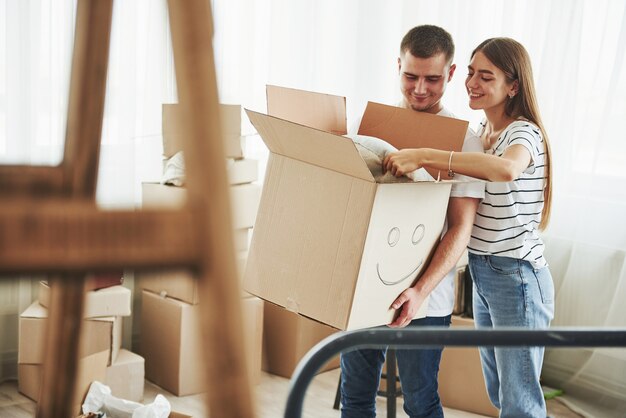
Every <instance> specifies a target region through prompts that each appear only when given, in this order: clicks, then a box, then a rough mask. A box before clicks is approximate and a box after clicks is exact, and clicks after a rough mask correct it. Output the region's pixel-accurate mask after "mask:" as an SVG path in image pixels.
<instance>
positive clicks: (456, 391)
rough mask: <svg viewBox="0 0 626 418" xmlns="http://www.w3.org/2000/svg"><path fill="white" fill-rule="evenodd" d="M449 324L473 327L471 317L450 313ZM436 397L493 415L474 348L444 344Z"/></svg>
mask: <svg viewBox="0 0 626 418" xmlns="http://www.w3.org/2000/svg"><path fill="white" fill-rule="evenodd" d="M452 327H455V328H456V327H465V328H474V320H473V319H471V318H462V317H460V316H452ZM439 397H440V398H441V403H442V404H443V406H445V407H448V408H453V409H459V410H462V411H468V412H473V413H475V414H480V415H485V416H488V417H497V416H498V410H497V409H496V408H495V407H494V406H493V405H492V404H491V401H490V400H489V395H487V389H486V387H485V381H484V379H483V372H482V368H481V365H480V354H479V353H478V348H477V347H468V348H465V347H463V348H460V347H446V348H445V349H444V350H443V354H442V357H441V364H440V366H439Z"/></svg>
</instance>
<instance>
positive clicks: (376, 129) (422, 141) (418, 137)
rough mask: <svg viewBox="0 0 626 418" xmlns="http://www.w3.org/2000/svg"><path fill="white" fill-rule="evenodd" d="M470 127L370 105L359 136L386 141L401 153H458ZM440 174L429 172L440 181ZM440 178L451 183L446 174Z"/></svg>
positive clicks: (429, 115) (458, 122)
mask: <svg viewBox="0 0 626 418" xmlns="http://www.w3.org/2000/svg"><path fill="white" fill-rule="evenodd" d="M468 125H469V123H468V122H467V121H464V120H460V119H455V118H449V117H445V116H437V115H432V114H430V113H426V112H416V111H414V110H410V109H403V108H400V107H395V106H387V105H383V104H380V103H373V102H368V103H367V107H366V108H365V113H364V114H363V119H362V120H361V125H360V127H359V135H369V136H375V137H378V138H381V139H384V140H385V141H387V142H389V143H390V144H391V145H393V146H394V147H396V148H398V149H403V148H435V149H440V150H444V151H455V152H459V151H461V149H462V148H463V140H464V139H465V133H466V132H467V127H468ZM408 133H411V134H408ZM437 171H438V170H428V172H429V173H430V175H431V176H433V178H437V175H438V173H437ZM440 174H441V178H442V179H449V177H448V174H447V173H446V172H445V171H444V170H442V171H441V173H440Z"/></svg>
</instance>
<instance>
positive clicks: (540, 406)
mask: <svg viewBox="0 0 626 418" xmlns="http://www.w3.org/2000/svg"><path fill="white" fill-rule="evenodd" d="M469 267H470V271H471V273H472V279H473V280H474V291H473V298H474V300H473V302H474V303H473V304H474V321H475V324H476V327H477V328H497V327H523V328H532V329H543V328H548V327H549V326H550V321H551V320H552V318H553V317H554V284H553V283H552V275H551V274H550V270H548V268H547V267H544V268H541V269H534V268H533V267H532V265H531V264H530V263H529V262H527V261H525V260H518V259H515V258H508V257H497V256H485V255H476V254H471V253H470V255H469ZM543 353H544V348H543V347H495V348H494V347H481V348H480V358H481V363H482V368H483V374H484V377H485V383H486V386H487V392H488V394H489V398H490V399H491V403H493V404H494V406H495V407H496V408H498V409H500V417H502V418H508V417H515V418H521V417H533V418H534V417H537V418H545V417H546V404H545V401H544V398H543V392H542V390H541V385H540V383H539V376H540V374H541V366H542V363H543Z"/></svg>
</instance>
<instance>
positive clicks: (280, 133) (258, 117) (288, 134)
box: [246, 109, 374, 183]
mask: <svg viewBox="0 0 626 418" xmlns="http://www.w3.org/2000/svg"><path fill="white" fill-rule="evenodd" d="M246 113H247V114H248V117H249V118H250V122H252V125H254V127H255V128H256V130H257V132H258V133H259V135H260V136H261V139H262V140H263V142H265V145H266V146H267V148H269V150H270V151H271V152H272V153H274V154H279V155H283V156H285V157H289V158H293V159H296V160H298V161H302V162H305V163H309V164H313V165H315V166H318V167H323V168H327V169H329V170H332V171H336V172H338V173H343V174H347V175H349V176H352V177H356V178H359V179H362V180H366V181H369V182H372V183H373V182H374V177H373V176H372V173H371V172H370V171H369V169H368V168H367V165H366V164H365V162H364V161H363V159H362V158H361V156H360V155H359V152H358V151H357V149H356V146H355V145H354V143H353V142H352V140H351V139H349V138H345V137H342V136H338V135H334V134H331V133H328V132H325V131H321V130H319V129H314V128H310V127H308V126H305V125H300V124H297V123H294V122H290V121H287V120H283V119H279V118H277V117H274V116H268V115H264V114H262V113H258V112H254V111H251V110H248V109H246Z"/></svg>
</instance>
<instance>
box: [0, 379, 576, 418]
mask: <svg viewBox="0 0 626 418" xmlns="http://www.w3.org/2000/svg"><path fill="white" fill-rule="evenodd" d="M338 379H339V370H338V369H337V370H331V371H329V372H326V373H322V374H320V375H318V376H317V377H316V378H315V379H314V380H313V382H312V383H311V386H310V387H309V389H308V390H307V392H306V398H305V402H304V410H303V414H302V417H303V418H339V416H340V414H339V411H336V410H334V409H333V408H332V406H333V401H334V399H335V391H336V390H337V381H338ZM288 391H289V380H288V379H285V378H282V377H278V376H274V375H271V374H267V373H264V374H263V376H262V378H261V383H260V384H259V385H258V386H257V387H256V397H257V399H256V400H257V413H258V418H279V417H282V415H283V412H284V407H285V401H286V399H287V393H288ZM158 393H161V394H163V395H164V396H165V397H166V398H167V399H168V400H169V401H170V403H171V404H172V409H173V410H175V411H178V412H181V413H186V414H189V415H192V416H193V417H194V418H204V417H206V416H207V414H206V409H205V403H204V396H203V395H192V396H185V397H181V398H177V397H175V396H174V395H172V394H170V393H168V392H166V391H164V390H162V389H161V388H159V387H158V386H155V385H153V384H151V383H150V382H147V381H146V387H145V398H144V402H145V403H149V402H151V401H152V400H153V399H154V397H155V396H156V395H157V394H158ZM386 408H387V407H386V401H385V399H384V398H383V397H380V396H379V397H378V400H377V411H378V416H379V417H386V416H387V409H386ZM444 412H445V416H446V418H480V417H482V416H481V415H476V414H472V413H469V412H463V411H455V410H451V409H447V408H444ZM548 413H549V414H550V416H551V417H554V418H580V415H577V414H574V413H573V412H571V411H569V410H568V409H567V408H565V407H564V406H563V405H562V404H561V403H560V402H558V401H556V400H552V401H549V402H548ZM34 416H35V403H34V402H33V401H31V400H30V399H28V398H26V397H25V396H23V395H22V394H20V393H19V392H18V391H17V382H16V381H9V382H5V383H2V384H0V417H2V418H31V417H34ZM396 416H397V417H398V418H406V417H407V415H406V414H405V413H404V411H403V410H402V398H399V400H398V405H397V415H396Z"/></svg>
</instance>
